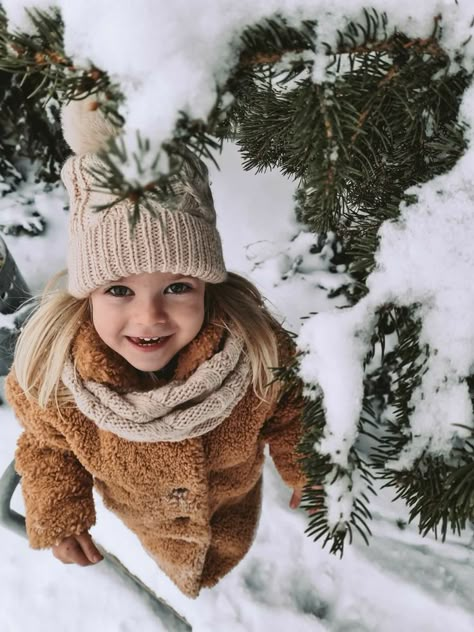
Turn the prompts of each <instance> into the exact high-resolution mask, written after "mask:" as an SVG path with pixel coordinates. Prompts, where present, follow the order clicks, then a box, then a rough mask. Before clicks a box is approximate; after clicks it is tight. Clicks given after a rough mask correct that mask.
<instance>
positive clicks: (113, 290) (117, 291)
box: [105, 285, 132, 296]
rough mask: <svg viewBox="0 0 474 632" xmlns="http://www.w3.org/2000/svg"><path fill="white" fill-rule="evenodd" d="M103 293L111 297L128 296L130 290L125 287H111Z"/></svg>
mask: <svg viewBox="0 0 474 632" xmlns="http://www.w3.org/2000/svg"><path fill="white" fill-rule="evenodd" d="M105 293H106V294H111V295H112V296H130V295H131V294H132V292H131V290H130V288H128V287H126V286H125V285H112V287H109V289H108V290H106V292H105Z"/></svg>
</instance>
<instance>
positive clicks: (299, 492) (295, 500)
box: [290, 485, 322, 514]
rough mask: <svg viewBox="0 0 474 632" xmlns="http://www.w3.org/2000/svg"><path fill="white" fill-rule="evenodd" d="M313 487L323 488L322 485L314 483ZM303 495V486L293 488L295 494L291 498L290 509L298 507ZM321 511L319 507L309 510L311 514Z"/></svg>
mask: <svg viewBox="0 0 474 632" xmlns="http://www.w3.org/2000/svg"><path fill="white" fill-rule="evenodd" d="M313 489H322V485H314V487H313ZM302 496H303V488H302V487H295V488H294V489H293V495H292V497H291V499H290V509H298V507H299V506H300V503H301V498H302ZM318 511H319V509H310V510H309V511H308V513H309V514H315V513H317V512H318Z"/></svg>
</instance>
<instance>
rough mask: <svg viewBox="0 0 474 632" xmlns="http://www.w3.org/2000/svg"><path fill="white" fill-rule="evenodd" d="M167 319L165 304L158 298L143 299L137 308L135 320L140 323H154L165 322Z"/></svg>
mask: <svg viewBox="0 0 474 632" xmlns="http://www.w3.org/2000/svg"><path fill="white" fill-rule="evenodd" d="M167 320H168V314H167V312H166V310H165V305H164V303H163V301H162V300H160V298H153V299H149V300H144V301H142V302H141V304H140V305H139V309H138V310H137V321H138V324H140V325H147V326H148V325H154V324H157V323H165V322H166V321H167Z"/></svg>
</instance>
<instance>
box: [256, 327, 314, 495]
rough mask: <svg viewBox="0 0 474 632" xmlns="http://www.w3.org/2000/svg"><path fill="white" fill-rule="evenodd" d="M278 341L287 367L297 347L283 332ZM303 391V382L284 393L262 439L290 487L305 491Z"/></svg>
mask: <svg viewBox="0 0 474 632" xmlns="http://www.w3.org/2000/svg"><path fill="white" fill-rule="evenodd" d="M277 340H278V349H279V362H280V366H285V365H286V364H288V362H289V361H290V360H291V359H292V357H293V356H294V354H295V351H296V347H295V344H294V342H293V341H292V340H291V338H290V337H289V335H288V334H287V333H286V332H285V331H284V330H283V329H281V330H280V331H279V332H277ZM302 391H303V383H302V382H301V381H299V382H297V383H296V384H295V385H294V386H292V387H291V388H289V389H282V393H281V395H280V397H279V399H278V401H277V404H276V406H275V408H274V410H273V413H272V414H271V416H270V417H269V419H268V420H267V421H266V422H265V424H264V426H263V428H262V437H263V439H264V441H266V442H267V443H268V444H269V448H270V455H271V457H272V458H273V461H274V463H275V466H276V468H277V470H278V472H279V474H280V476H281V477H282V479H283V480H284V481H285V483H286V484H287V485H288V486H289V487H302V486H303V485H304V484H305V482H306V476H305V474H304V472H303V470H302V468H301V464H300V463H299V460H300V458H301V455H300V454H299V453H298V452H297V446H298V443H299V442H300V440H301V437H302V433H303V426H302V414H303V409H304V404H305V401H304V398H303V395H302Z"/></svg>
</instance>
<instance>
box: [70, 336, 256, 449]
mask: <svg viewBox="0 0 474 632" xmlns="http://www.w3.org/2000/svg"><path fill="white" fill-rule="evenodd" d="M250 379H251V368H250V361H249V359H248V356H247V354H246V352H245V350H244V342H243V340H242V339H241V338H240V337H238V336H236V335H235V334H232V333H230V334H229V335H228V337H227V339H226V341H225V343H224V347H223V349H222V350H221V351H218V352H216V353H215V354H214V355H213V356H212V357H211V358H210V359H209V360H206V361H205V362H203V363H202V364H201V365H200V366H199V367H198V368H197V369H196V370H195V371H194V373H193V374H192V375H191V376H190V377H189V378H188V379H187V380H184V381H178V380H175V381H172V382H170V383H169V384H166V385H165V386H161V387H159V388H156V389H153V390H150V391H145V392H141V391H132V392H129V393H124V394H121V393H117V392H116V391H114V390H112V389H111V388H110V387H108V386H105V385H104V384H99V383H97V382H93V381H89V380H85V381H83V380H82V379H81V377H80V376H79V375H78V373H77V371H76V370H75V368H74V363H73V359H72V357H69V358H68V359H67V360H66V363H65V366H64V369H63V374H62V380H63V382H64V385H65V386H66V387H67V388H68V389H69V390H70V391H71V393H72V395H73V397H74V400H75V402H76V405H77V407H78V408H79V410H80V411H81V412H82V413H83V414H84V415H86V417H88V418H89V419H91V420H92V421H93V422H95V423H96V425H97V426H98V427H99V428H101V429H103V430H108V431H110V432H113V433H114V434H116V435H118V436H119V437H122V438H123V439H128V440H129V441H145V442H150V443H151V442H155V441H182V440H183V439H191V438H193V437H199V436H200V435H203V434H205V433H206V432H209V431H210V430H213V429H214V428H216V427H217V426H219V424H221V423H222V422H223V421H224V420H225V419H226V418H227V417H228V416H229V415H230V413H231V412H232V410H233V409H234V407H235V406H236V405H237V404H238V402H239V401H240V400H241V399H242V397H243V396H244V394H245V392H246V391H247V388H248V386H249V384H250Z"/></svg>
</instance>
